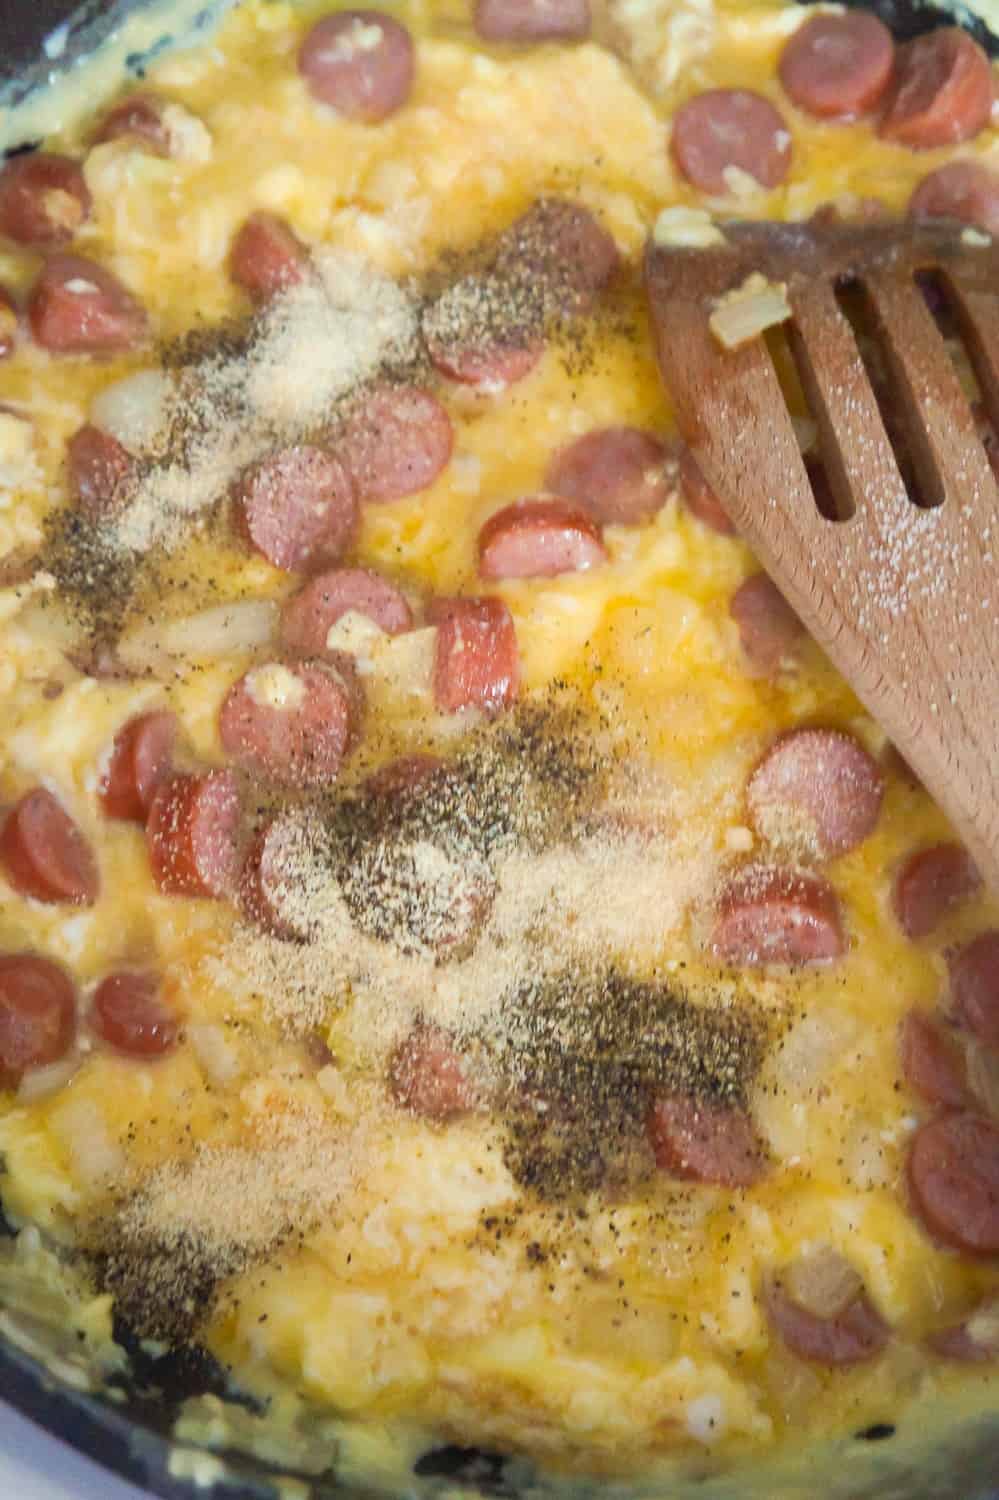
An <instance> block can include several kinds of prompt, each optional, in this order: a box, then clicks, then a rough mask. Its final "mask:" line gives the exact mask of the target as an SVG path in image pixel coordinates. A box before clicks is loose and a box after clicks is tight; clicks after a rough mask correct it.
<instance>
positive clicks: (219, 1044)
mask: <svg viewBox="0 0 999 1500" xmlns="http://www.w3.org/2000/svg"><path fill="white" fill-rule="evenodd" d="M184 1029H185V1032H186V1034H187V1037H188V1040H189V1041H190V1043H191V1046H192V1047H193V1049H194V1055H195V1057H196V1058H197V1059H198V1062H199V1063H200V1064H201V1066H202V1067H203V1068H204V1070H205V1072H206V1073H207V1074H208V1078H209V1081H210V1082H211V1083H214V1084H217V1085H219V1086H222V1085H224V1084H227V1083H231V1082H232V1080H233V1079H234V1078H235V1077H236V1075H237V1074H238V1073H239V1058H238V1056H237V1055H236V1051H235V1049H234V1048H233V1047H232V1046H231V1045H230V1043H229V1040H228V1038H227V1037H226V1034H225V1028H224V1027H222V1026H218V1025H216V1024H215V1022H213V1021H195V1022H192V1023H190V1024H189V1025H187V1026H186V1027H185V1028H184Z"/></svg>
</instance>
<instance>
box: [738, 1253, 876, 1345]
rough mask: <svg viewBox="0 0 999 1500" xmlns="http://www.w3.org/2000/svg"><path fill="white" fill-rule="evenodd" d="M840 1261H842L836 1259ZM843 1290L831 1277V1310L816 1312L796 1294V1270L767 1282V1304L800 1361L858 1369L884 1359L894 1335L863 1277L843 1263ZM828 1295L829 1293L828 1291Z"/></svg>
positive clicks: (779, 1328)
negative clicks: (882, 1354)
mask: <svg viewBox="0 0 999 1500" xmlns="http://www.w3.org/2000/svg"><path fill="white" fill-rule="evenodd" d="M836 1259H837V1260H839V1257H836ZM842 1264H843V1267H844V1268H845V1274H844V1275H843V1276H842V1282H841V1290H840V1288H839V1287H838V1286H837V1284H836V1281H835V1280H834V1279H833V1277H832V1276H830V1278H829V1279H830V1285H829V1288H828V1309H829V1310H828V1311H825V1308H823V1312H822V1313H819V1312H815V1311H813V1310H812V1309H811V1308H808V1307H804V1306H802V1304H801V1303H800V1302H799V1301H797V1300H796V1299H795V1297H794V1296H792V1295H791V1286H792V1285H793V1283H792V1282H791V1275H792V1271H793V1268H790V1267H788V1268H786V1269H785V1270H784V1271H779V1272H776V1273H775V1274H773V1275H771V1276H768V1277H766V1278H765V1280H764V1283H763V1304H764V1307H765V1308H766V1312H767V1317H768V1318H769V1320H770V1322H771V1323H772V1325H773V1326H774V1328H775V1329H776V1330H777V1332H778V1333H779V1334H780V1336H781V1338H782V1339H783V1341H784V1343H785V1344H786V1345H787V1347H788V1348H789V1349H790V1350H791V1352H792V1353H793V1354H796V1355H797V1356H798V1358H799V1359H807V1360H809V1361H810V1362H811V1363H813V1364H820V1365H833V1366H835V1365H856V1364H861V1363H862V1362H863V1361H864V1360H867V1359H873V1358H874V1357H875V1355H877V1354H880V1352H881V1350H882V1349H883V1348H884V1347H885V1345H886V1344H887V1342H888V1339H889V1337H890V1334H891V1330H890V1329H889V1327H888V1325H887V1323H886V1322H885V1321H884V1319H883V1318H882V1317H881V1315H880V1313H879V1312H878V1311H877V1309H876V1308H875V1307H874V1305H873V1303H872V1302H871V1300H870V1298H869V1297H868V1295H867V1293H866V1292H865V1291H864V1287H863V1283H862V1282H861V1280H860V1278H859V1276H857V1275H856V1273H855V1272H853V1270H852V1267H850V1266H849V1263H848V1262H846V1261H844V1262H843V1263H842ZM823 1290H825V1289H823Z"/></svg>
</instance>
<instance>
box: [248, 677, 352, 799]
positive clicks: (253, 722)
mask: <svg viewBox="0 0 999 1500" xmlns="http://www.w3.org/2000/svg"><path fill="white" fill-rule="evenodd" d="M348 671H349V667H348V665H347V664H346V663H345V662H344V661H343V658H341V659H340V662H339V663H338V664H337V665H335V666H334V665H328V664H327V663H325V662H314V661H306V662H300V663H297V664H296V665H295V666H293V667H288V666H284V665H282V664H281V663H279V662H268V663H266V664H265V665H264V666H261V667H254V668H253V669H252V670H251V671H249V672H246V673H245V674H244V675H243V676H242V677H241V678H240V679H239V681H238V682H236V683H235V684H234V685H233V687H231V688H230V689H229V692H228V693H227V694H226V697H225V700H224V702H223V704H222V709H221V712H220V714H219V733H220V735H221V738H222V744H223V746H224V747H225V749H226V751H227V752H228V754H229V755H231V756H232V757H233V759H234V760H235V761H236V762H237V763H238V764H239V765H240V766H241V767H242V768H243V770H245V771H248V772H249V773H250V774H251V775H253V776H259V777H261V778H263V779H264V780H267V781H275V782H278V783H279V784H281V785H284V786H325V785H326V784H327V783H328V782H330V781H334V780H335V779H336V776H337V773H338V771H339V770H340V766H341V763H342V761H343V758H344V756H345V755H346V753H347V750H348V747H349V745H350V742H351V739H352V738H353V734H354V729H355V726H356V719H357V712H358V693H359V689H358V686H357V684H356V683H355V682H354V681H352V680H349V679H348V677H347V675H346V674H347V672H348Z"/></svg>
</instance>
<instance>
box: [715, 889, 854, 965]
mask: <svg viewBox="0 0 999 1500" xmlns="http://www.w3.org/2000/svg"><path fill="white" fill-rule="evenodd" d="M712 947H713V948H714V951H715V952H716V953H717V955H718V957H719V958H722V959H724V960H725V961H726V963H730V964H740V965H749V966H754V965H757V964H799V963H817V962H820V961H822V960H823V959H832V958H839V956H840V954H841V953H842V952H843V947H844V941H843V928H842V925H841V922H840V914H839V902H838V901H837V900H836V893H835V892H834V890H833V888H832V886H831V885H830V884H829V882H828V881H827V880H823V879H822V877H821V876H820V875H813V874H812V873H811V872H810V871H806V870H786V869H781V868H778V867H774V866H769V865H751V866H749V867H748V868H747V869H744V870H740V871H739V872H738V874H737V875H735V876H734V877H733V878H732V880H730V881H729V883H728V885H727V886H726V888H725V890H724V891H723V892H722V896H721V900H720V901H719V904H718V917H717V920H716V922H715V928H714V934H713V938H712Z"/></svg>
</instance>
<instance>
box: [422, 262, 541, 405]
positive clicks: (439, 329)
mask: <svg viewBox="0 0 999 1500" xmlns="http://www.w3.org/2000/svg"><path fill="white" fill-rule="evenodd" d="M422 328H423V339H424V343H425V344H426V346H427V353H428V354H429V356H430V360H431V363H432V364H433V366H434V368H435V369H436V370H438V371H439V372H440V374H441V375H444V376H446V377H447V379H448V380H455V381H458V382H459V383H460V384H461V385H470V386H472V387H474V388H475V389H476V390H481V391H484V392H487V393H490V394H495V393H498V392H499V391H502V390H505V389H506V387H507V386H509V385H513V384H514V383H515V382H516V381H518V380H523V379H524V377H525V375H529V374H530V373H531V371H532V370H533V369H534V366H535V365H536V364H537V362H538V360H539V359H540V358H541V352H542V349H543V348H544V340H543V339H542V337H541V333H540V331H539V330H538V329H536V328H535V327H533V326H531V325H530V324H529V325H528V326H523V327H522V326H519V325H518V321H517V318H516V316H515V315H514V313H513V312H512V311H511V308H510V301H509V296H508V294H507V293H506V292H505V291H504V288H503V286H502V283H501V282H500V281H499V279H498V278H496V277H491V276H489V275H482V276H467V277H465V278H463V279H462V280H461V281H459V282H456V283H455V285H454V286H452V287H449V288H448V290H447V291H446V292H444V293H442V295H441V296H440V297H438V298H437V300H436V302H433V303H432V304H431V305H430V306H429V307H428V308H427V310H426V312H425V313H424V315H423V325H422Z"/></svg>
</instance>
